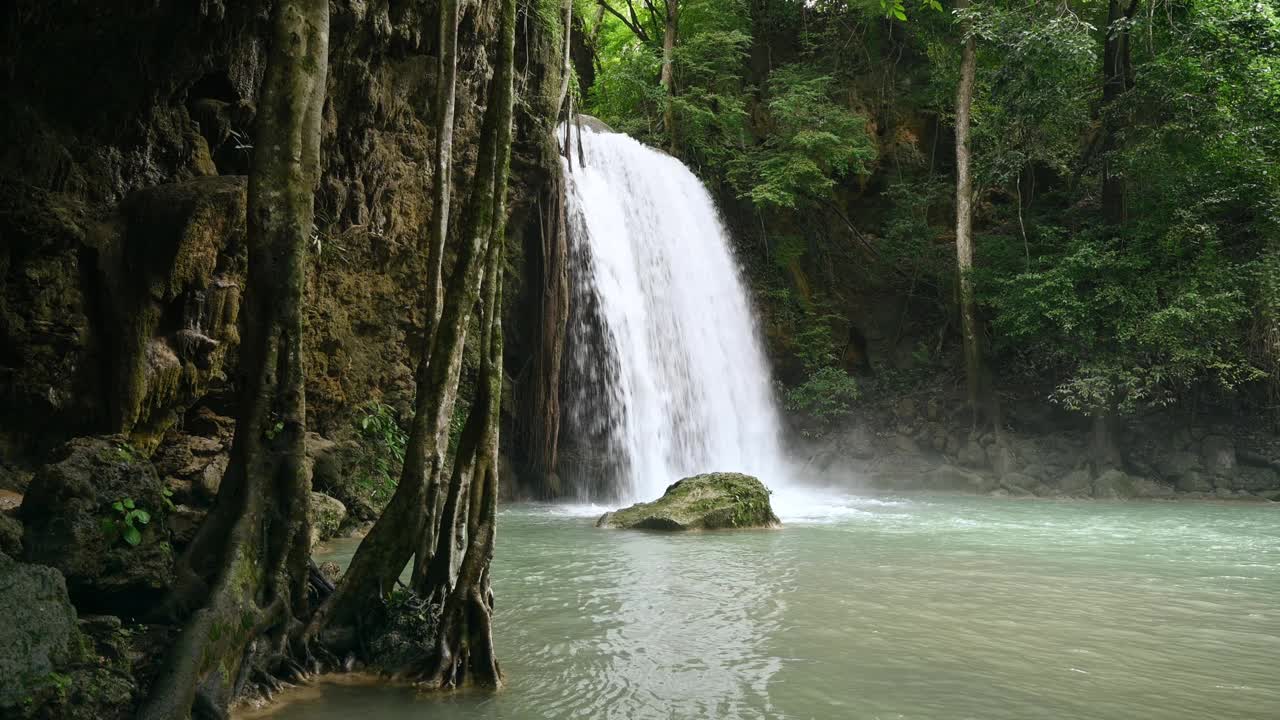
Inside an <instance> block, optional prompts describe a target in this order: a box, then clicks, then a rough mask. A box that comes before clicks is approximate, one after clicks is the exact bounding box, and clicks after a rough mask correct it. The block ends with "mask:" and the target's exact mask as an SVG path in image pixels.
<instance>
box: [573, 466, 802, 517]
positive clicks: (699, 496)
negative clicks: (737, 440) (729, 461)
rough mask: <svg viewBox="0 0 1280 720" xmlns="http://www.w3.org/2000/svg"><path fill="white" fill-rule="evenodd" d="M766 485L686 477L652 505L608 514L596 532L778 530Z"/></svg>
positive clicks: (728, 477)
mask: <svg viewBox="0 0 1280 720" xmlns="http://www.w3.org/2000/svg"><path fill="white" fill-rule="evenodd" d="M780 524H781V523H780V521H779V520H778V516H777V515H774V514H773V508H772V507H771V506H770V505H769V489H768V488H767V487H765V486H764V483H762V482H760V481H759V480H758V479H756V478H754V477H751V476H750V475H743V474H742V473H707V474H705V475H695V476H693V477H687V478H685V479H683V480H680V481H679V482H677V483H675V484H673V485H672V486H671V487H669V488H667V491H666V492H665V493H663V494H662V497H660V498H658V499H657V500H655V501H653V502H648V503H637V504H635V505H632V506H631V507H628V508H623V509H621V510H615V511H613V512H607V513H605V514H604V515H601V516H600V519H599V520H598V521H596V527H603V528H625V529H643V530H719V529H723V528H771V527H777V526H778V525H780Z"/></svg>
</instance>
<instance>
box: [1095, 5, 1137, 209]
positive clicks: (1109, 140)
mask: <svg viewBox="0 0 1280 720" xmlns="http://www.w3.org/2000/svg"><path fill="white" fill-rule="evenodd" d="M1139 2H1140V0H1110V2H1109V3H1108V5H1107V26H1106V41H1105V42H1104V45H1103V52H1102V147H1101V153H1102V215H1103V218H1104V219H1106V221H1107V223H1108V224H1111V225H1119V224H1121V223H1122V222H1124V217H1125V183H1124V176H1123V175H1122V174H1121V173H1120V172H1119V170H1118V168H1117V167H1116V164H1115V157H1114V156H1115V153H1116V152H1117V151H1118V150H1119V149H1120V142H1119V137H1118V136H1119V132H1120V130H1121V129H1122V127H1123V124H1124V123H1123V121H1122V118H1120V117H1119V116H1118V114H1117V111H1116V108H1115V107H1114V106H1115V102H1116V100H1118V99H1119V98H1120V96H1122V95H1124V94H1125V93H1126V92H1128V91H1129V90H1130V89H1131V88H1132V87H1133V59H1132V53H1131V52H1130V49H1129V21H1130V20H1132V19H1133V15H1134V13H1136V12H1137V10H1138V4H1139Z"/></svg>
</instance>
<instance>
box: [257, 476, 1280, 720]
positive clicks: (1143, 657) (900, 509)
mask: <svg viewBox="0 0 1280 720" xmlns="http://www.w3.org/2000/svg"><path fill="white" fill-rule="evenodd" d="M781 500H783V501H782V502H780V503H778V504H779V506H780V514H781V515H782V516H783V518H784V521H785V522H786V527H785V528H784V529H782V530H779V531H741V532H719V533H705V534H690V535H668V534H658V533H647V532H630V531H604V530H597V529H595V528H594V527H592V522H593V521H594V518H595V516H596V515H598V513H599V511H602V510H603V508H563V507H544V506H513V507H507V508H505V509H504V510H503V511H502V514H501V519H500V530H499V550H498V555H497V557H496V559H495V563H494V571H493V576H494V582H495V592H496V595H497V602H498V608H497V616H496V619H495V622H496V628H495V632H496V637H497V642H498V651H499V655H500V658H501V659H502V663H503V669H504V671H505V672H506V675H507V686H506V688H505V689H504V690H502V691H501V692H499V693H497V694H488V693H480V692H464V693H458V694H454V695H451V696H447V697H440V696H435V697H433V696H415V694H414V693H413V692H411V691H409V690H406V689H389V688H384V687H368V686H354V685H321V686H318V687H315V688H310V689H307V690H306V691H305V694H304V695H302V696H300V697H299V699H297V701H295V702H292V703H289V704H287V705H284V706H282V707H281V708H280V710H279V711H278V712H276V713H274V714H273V715H272V717H274V718H278V719H281V720H283V719H289V718H308V719H312V720H325V719H328V718H352V717H359V718H367V719H368V720H384V719H385V720H391V719H397V720H398V719H400V718H404V719H408V718H415V719H417V718H423V717H430V718H433V719H434V718H443V719H454V718H509V719H523V718H617V719H619V720H623V719H628V720H630V719H636V720H639V719H644V718H664V719H665V718H869V719H870V718H881V719H886V720H887V719H889V718H902V719H907V718H911V719H914V718H930V719H933V718H937V719H944V718H945V719H947V720H951V719H957V718H982V719H984V720H998V719H1003V718H1008V719H1010V720H1012V719H1015V718H1016V719H1019V720H1024V719H1030V718H1046V719H1048V718H1053V719H1055V720H1057V719H1061V718H1150V719H1152V720H1155V719H1159V720H1170V719H1177V718H1188V719H1190V718H1220V719H1229V718H1280V673H1278V672H1277V668H1280V609H1278V608H1277V601H1280V513H1277V510H1276V509H1275V508H1273V507H1268V506H1253V505H1233V504H1221V505H1218V504H1205V503H1138V502H1129V503H1105V502H1049V501H1015V500H996V499H987V498H958V497H944V498H928V499H923V498H912V499H905V500H893V499H887V500H886V499H870V498H845V499H843V500H840V501H838V502H835V503H834V504H832V501H831V500H830V499H821V500H818V501H811V502H795V501H794V500H792V501H788V500H787V499H785V498H783V499H781ZM348 552H349V551H348Z"/></svg>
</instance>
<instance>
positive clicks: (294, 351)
mask: <svg viewBox="0 0 1280 720" xmlns="http://www.w3.org/2000/svg"><path fill="white" fill-rule="evenodd" d="M328 38H329V6H328V3H327V2H326V1H325V0H284V1H283V2H281V3H280V4H278V5H277V6H276V8H275V10H274V14H273V18H272V35H271V44H270V49H269V51H268V52H269V55H268V60H267V68H266V74H265V77H264V79H263V86H262V96H261V101H260V105H259V110H258V115H257V121H256V127H255V129H254V140H255V145H256V148H257V149H256V151H255V153H254V157H253V165H252V169H251V173H250V179H249V193H248V244H249V263H248V275H249V279H248V283H247V287H246V295H245V306H244V337H243V342H242V344H241V348H240V373H241V377H240V378H239V394H240V400H239V403H240V412H239V422H238V423H237V425H236V433H235V439H234V441H233V444H232V448H231V462H230V464H229V465H228V467H227V473H226V476H225V477H224V479H223V481H222V483H221V486H220V488H219V492H218V497H217V501H216V504H215V506H214V509H213V510H212V511H211V512H210V514H209V517H208V519H207V520H206V521H205V523H204V524H203V525H202V527H201V529H200V531H199V533H198V534H197V536H196V538H195V539H194V540H193V542H192V543H191V545H190V546H189V548H188V550H187V552H186V553H185V555H184V557H183V559H182V563H181V568H180V569H181V570H182V571H183V576H184V577H183V578H182V579H180V583H179V585H178V586H177V587H176V588H175V590H174V596H173V598H172V600H171V602H170V603H169V604H168V607H169V609H171V610H174V611H177V612H181V611H182V610H184V609H185V608H187V607H189V606H193V605H198V609H196V610H195V612H194V613H192V614H191V615H190V617H189V618H188V619H187V621H186V624H185V626H184V628H183V630H182V632H181V635H180V636H179V638H178V640H177V642H176V644H175V645H174V647H173V649H172V650H171V652H170V656H169V658H168V661H167V662H166V663H165V669H164V670H163V671H162V672H161V674H160V676H159V677H158V678H157V680H156V682H155V684H154V686H153V688H152V692H151V696H150V698H149V700H148V701H147V703H146V704H145V705H144V706H143V708H142V709H141V711H140V712H139V717H140V718H143V719H144V720H153V719H154V720H160V719H162V718H175V717H185V716H186V715H187V714H188V713H194V714H195V715H197V716H201V717H204V716H208V717H217V716H220V715H221V714H222V713H223V708H225V707H226V705H227V704H228V703H229V702H230V700H231V699H232V698H233V697H234V696H235V695H236V693H237V690H238V689H239V688H240V687H242V686H243V685H244V684H245V683H246V682H247V681H249V680H251V679H257V678H259V677H264V676H266V675H286V676H296V675H297V674H298V673H299V672H300V670H301V669H300V668H299V667H298V666H297V665H296V664H295V663H293V662H292V661H291V660H289V659H288V657H289V653H290V650H291V648H290V640H291V638H292V637H293V636H294V634H295V632H296V630H297V628H298V627H299V625H300V618H302V617H305V615H306V611H307V596H306V583H307V567H308V559H309V550H310V537H309V535H310V533H309V531H308V519H307V512H306V508H307V498H308V494H309V491H310V477H309V474H308V472H307V470H306V464H305V447H304V443H305V437H306V401H305V392H304V386H303V378H304V369H303V367H302V307H301V306H302V292H303V286H304V268H305V259H306V243H307V240H308V238H309V237H310V233H311V229H312V225H313V214H314V192H315V187H316V184H317V182H318V179H319V167H320V132H321V111H322V108H323V106H324V94H325V84H326V75H327V70H328Z"/></svg>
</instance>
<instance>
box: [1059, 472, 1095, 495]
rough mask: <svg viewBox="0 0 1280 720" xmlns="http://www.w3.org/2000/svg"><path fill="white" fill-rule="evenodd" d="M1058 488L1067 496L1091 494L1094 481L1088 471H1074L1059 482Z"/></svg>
mask: <svg viewBox="0 0 1280 720" xmlns="http://www.w3.org/2000/svg"><path fill="white" fill-rule="evenodd" d="M1058 488H1059V489H1060V490H1061V491H1062V492H1063V493H1064V494H1066V495H1080V494H1084V495H1087V494H1090V493H1091V492H1092V490H1093V481H1092V479H1091V478H1090V477H1089V473H1088V471H1086V470H1073V471H1071V472H1069V473H1067V475H1066V476H1065V477H1063V478H1062V480H1060V481H1059V482H1058Z"/></svg>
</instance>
